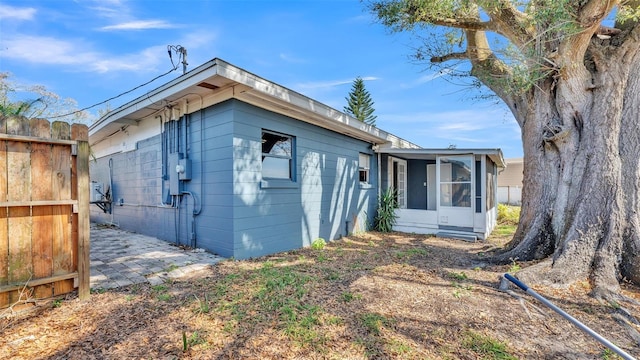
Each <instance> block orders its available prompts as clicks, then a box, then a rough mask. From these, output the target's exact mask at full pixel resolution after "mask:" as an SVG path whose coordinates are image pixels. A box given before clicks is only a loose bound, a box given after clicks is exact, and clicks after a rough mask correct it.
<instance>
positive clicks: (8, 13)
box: [0, 4, 36, 20]
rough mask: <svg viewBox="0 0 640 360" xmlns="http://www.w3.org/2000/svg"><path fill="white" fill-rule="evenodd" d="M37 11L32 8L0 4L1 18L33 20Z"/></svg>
mask: <svg viewBox="0 0 640 360" xmlns="http://www.w3.org/2000/svg"><path fill="white" fill-rule="evenodd" d="M35 14H36V9H34V8H30V7H23V8H20V7H14V6H9V5H2V4H0V18H2V19H17V20H33V17H34V15H35Z"/></svg>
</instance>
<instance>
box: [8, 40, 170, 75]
mask: <svg viewBox="0 0 640 360" xmlns="http://www.w3.org/2000/svg"><path fill="white" fill-rule="evenodd" d="M3 46H5V47H6V48H7V50H5V51H2V52H0V57H4V58H9V59H13V60H18V61H24V62H29V63H34V64H46V65H65V66H70V67H72V68H70V70H72V71H77V72H92V71H97V72H100V73H106V72H110V71H120V70H127V71H154V70H155V69H156V68H157V67H158V66H159V65H160V63H161V62H162V61H163V60H164V59H165V56H167V55H166V54H167V51H166V47H165V46H156V47H150V48H146V49H143V50H142V51H140V52H137V53H132V54H126V55H123V56H117V57H116V56H110V55H108V54H104V53H100V52H98V51H92V50H91V49H90V46H89V45H88V44H86V43H84V42H83V41H82V40H60V39H56V38H52V37H38V36H17V37H15V38H10V39H4V40H3ZM166 63H167V66H166V67H167V69H169V68H170V65H169V61H168V59H166Z"/></svg>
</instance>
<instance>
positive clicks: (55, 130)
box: [52, 122, 77, 295]
mask: <svg viewBox="0 0 640 360" xmlns="http://www.w3.org/2000/svg"><path fill="white" fill-rule="evenodd" d="M52 136H53V138H54V139H59V140H70V139H71V128H70V126H69V124H67V123H63V122H54V123H53V126H52ZM52 161H53V173H54V178H53V184H52V186H53V187H52V189H53V194H52V195H53V197H52V200H70V199H72V197H71V186H72V182H71V177H72V173H71V147H70V146H65V145H53V146H52ZM52 220H53V221H52V229H53V231H52V233H53V242H52V244H53V274H54V275H59V274H66V273H69V272H73V271H76V269H77V267H76V266H75V264H74V262H75V261H74V258H75V256H74V254H76V251H75V249H77V247H76V245H75V244H74V241H73V234H72V223H73V211H72V208H71V207H70V206H53V207H52ZM73 285H74V284H73V280H64V281H57V282H55V284H54V294H56V295H57V294H65V293H68V292H70V291H73V289H74V286H73Z"/></svg>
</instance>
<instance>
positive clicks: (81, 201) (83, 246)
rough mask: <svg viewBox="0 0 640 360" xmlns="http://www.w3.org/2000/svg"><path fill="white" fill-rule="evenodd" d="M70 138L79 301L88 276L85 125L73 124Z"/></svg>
mask: <svg viewBox="0 0 640 360" xmlns="http://www.w3.org/2000/svg"><path fill="white" fill-rule="evenodd" d="M71 137H72V139H73V140H76V141H77V144H78V145H77V153H76V156H75V166H74V169H75V171H76V176H77V180H76V184H77V193H76V194H77V200H78V297H79V298H80V300H85V299H88V298H89V294H90V286H91V284H90V276H91V270H90V268H89V249H90V236H91V235H90V225H89V154H90V149H89V141H88V140H89V134H88V128H87V126H86V125H80V124H73V125H72V126H71Z"/></svg>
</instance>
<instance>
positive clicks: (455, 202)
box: [440, 156, 472, 207]
mask: <svg viewBox="0 0 640 360" xmlns="http://www.w3.org/2000/svg"><path fill="white" fill-rule="evenodd" d="M471 164H472V159H471V157H470V156H460V157H448V158H445V157H442V158H440V205H441V206H452V207H471V166H472V165H471Z"/></svg>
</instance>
